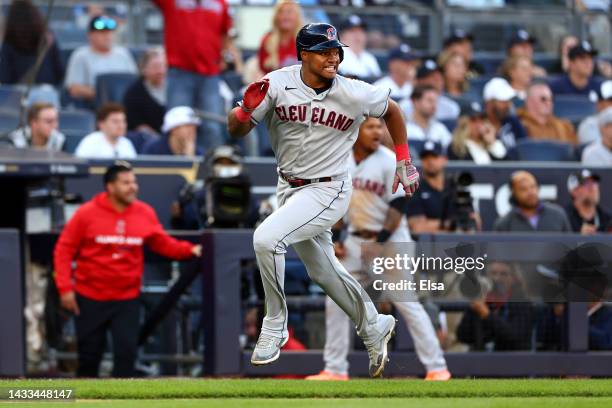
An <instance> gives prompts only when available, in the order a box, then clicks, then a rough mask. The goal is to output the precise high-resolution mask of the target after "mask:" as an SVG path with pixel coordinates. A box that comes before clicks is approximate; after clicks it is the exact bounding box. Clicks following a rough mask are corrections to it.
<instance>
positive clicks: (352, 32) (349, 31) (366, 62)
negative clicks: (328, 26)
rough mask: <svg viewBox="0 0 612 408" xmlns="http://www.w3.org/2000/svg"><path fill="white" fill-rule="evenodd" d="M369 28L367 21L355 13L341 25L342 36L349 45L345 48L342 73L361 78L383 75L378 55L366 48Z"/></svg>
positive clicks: (343, 40)
mask: <svg viewBox="0 0 612 408" xmlns="http://www.w3.org/2000/svg"><path fill="white" fill-rule="evenodd" d="M367 29H368V27H367V25H366V23H365V22H364V21H363V20H362V19H361V18H360V17H359V16H357V15H355V14H353V15H352V16H350V17H349V18H348V19H347V20H346V21H345V22H344V23H343V24H342V25H341V33H340V38H341V39H342V42H343V43H344V44H346V45H347V46H348V47H347V48H344V60H343V61H342V63H341V64H340V68H339V71H340V73H341V74H342V75H344V76H348V77H355V78H360V79H367V78H372V77H379V76H381V75H382V72H381V70H380V67H379V66H378V61H377V60H376V57H374V55H372V54H371V53H370V52H368V51H367V50H366V49H365V48H366V42H367V35H366V30H367Z"/></svg>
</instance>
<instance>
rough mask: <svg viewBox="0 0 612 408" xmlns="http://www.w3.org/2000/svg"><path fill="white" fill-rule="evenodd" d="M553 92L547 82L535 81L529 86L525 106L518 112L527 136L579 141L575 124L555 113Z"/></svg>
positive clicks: (561, 140)
mask: <svg viewBox="0 0 612 408" xmlns="http://www.w3.org/2000/svg"><path fill="white" fill-rule="evenodd" d="M553 103H554V102H553V94H552V92H551V90H550V87H549V86H548V84H547V83H545V82H534V83H532V84H531V85H529V87H528V88H527V99H526V100H525V106H524V107H522V108H519V109H518V110H517V111H516V113H517V116H518V118H519V119H520V121H521V123H522V124H523V127H524V128H525V130H526V131H527V137H529V138H530V139H537V140H540V139H542V140H554V141H557V142H563V143H571V144H576V143H578V139H577V137H576V131H575V130H574V125H572V123H571V122H570V121H569V120H567V119H562V118H558V117H556V116H555V115H554V114H553Z"/></svg>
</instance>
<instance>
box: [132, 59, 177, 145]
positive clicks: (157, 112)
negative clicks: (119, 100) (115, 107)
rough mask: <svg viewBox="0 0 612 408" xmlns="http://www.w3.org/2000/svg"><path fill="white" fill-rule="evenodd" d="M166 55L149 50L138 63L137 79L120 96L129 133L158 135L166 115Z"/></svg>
mask: <svg viewBox="0 0 612 408" xmlns="http://www.w3.org/2000/svg"><path fill="white" fill-rule="evenodd" d="M167 73H168V66H167V65H166V54H165V53H164V50H163V49H162V48H159V47H156V48H150V49H148V50H146V51H145V53H144V54H143V56H142V58H141V60H140V78H138V80H136V82H134V83H133V84H132V85H131V86H130V87H129V88H128V90H127V91H126V92H125V95H124V96H123V106H125V111H126V114H127V125H128V130H134V131H139V132H147V133H154V134H159V133H161V126H162V123H163V118H164V113H165V112H166V74H167Z"/></svg>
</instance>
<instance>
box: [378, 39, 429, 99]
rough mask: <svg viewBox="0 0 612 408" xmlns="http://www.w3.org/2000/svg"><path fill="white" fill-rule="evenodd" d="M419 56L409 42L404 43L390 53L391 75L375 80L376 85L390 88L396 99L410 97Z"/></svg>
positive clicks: (392, 95) (392, 96) (389, 68)
mask: <svg viewBox="0 0 612 408" xmlns="http://www.w3.org/2000/svg"><path fill="white" fill-rule="evenodd" d="M418 64H419V58H418V57H417V56H416V55H415V54H414V53H413V52H412V50H411V49H410V46H409V45H408V44H402V45H400V46H399V47H397V48H395V49H393V50H391V52H390V53H389V66H388V70H389V75H387V76H384V77H382V78H381V79H379V80H378V81H376V82H374V86H376V87H384V88H389V89H390V90H391V94H390V95H389V96H390V97H391V98H393V99H394V100H396V101H401V100H403V99H407V98H410V94H412V89H413V85H414V84H413V83H414V80H415V76H416V71H417V67H418Z"/></svg>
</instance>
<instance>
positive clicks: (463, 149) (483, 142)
mask: <svg viewBox="0 0 612 408" xmlns="http://www.w3.org/2000/svg"><path fill="white" fill-rule="evenodd" d="M495 133H496V132H495V128H494V127H493V125H492V124H491V123H490V122H489V121H488V120H487V118H486V115H485V113H484V111H483V110H482V106H481V105H480V104H479V103H478V102H472V103H471V104H469V105H468V106H467V107H466V108H465V109H464V111H463V112H462V114H461V118H460V119H459V122H458V123H457V126H456V127H455V130H454V131H453V139H452V142H451V144H450V147H449V149H448V158H449V159H451V160H466V161H473V162H474V163H475V164H490V163H491V162H493V161H495V160H503V159H505V158H506V155H507V153H508V151H507V149H506V146H504V144H503V143H502V142H501V141H500V140H499V139H498V138H497V137H496V134H495Z"/></svg>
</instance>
